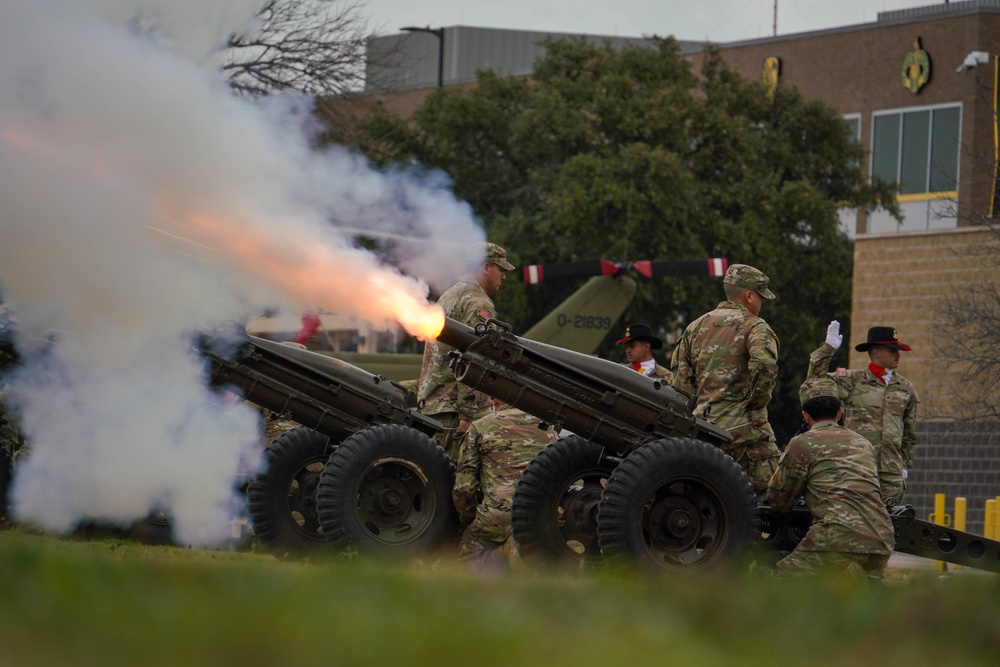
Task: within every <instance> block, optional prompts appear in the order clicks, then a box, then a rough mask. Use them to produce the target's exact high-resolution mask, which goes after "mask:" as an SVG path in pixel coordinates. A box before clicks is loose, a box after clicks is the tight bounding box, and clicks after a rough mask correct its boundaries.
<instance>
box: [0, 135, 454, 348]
mask: <svg viewBox="0 0 1000 667" xmlns="http://www.w3.org/2000/svg"><path fill="white" fill-rule="evenodd" d="M0 140H2V141H4V142H6V143H7V144H8V145H11V146H16V147H18V148H21V149H22V150H28V151H31V152H32V153H35V154H39V155H42V156H44V157H46V158H48V159H50V160H53V161H56V162H60V163H71V164H76V165H77V166H79V167H81V168H82V169H86V170H87V171H88V172H89V173H91V174H93V175H94V176H97V177H100V178H108V177H114V176H115V175H117V174H118V172H116V170H115V169H113V168H112V166H111V165H109V164H108V163H107V161H106V160H104V159H102V158H100V157H99V156H96V155H93V154H92V151H85V150H84V151H79V152H73V151H68V150H64V149H63V148H61V147H60V146H59V145H58V144H57V143H55V142H52V141H48V140H45V139H43V138H41V136H40V135H37V134H32V133H28V132H24V131H16V130H13V129H10V128H3V129H0ZM88 153H90V154H91V155H90V157H87V155H88ZM121 175H123V176H124V175H125V174H121ZM179 194H180V193H179ZM182 199H183V197H181V196H176V197H175V196H171V195H170V194H168V193H161V194H160V196H159V201H158V202H157V213H156V215H157V218H158V219H159V222H158V223H156V224H155V225H154V224H149V225H147V226H146V227H147V229H148V230H149V231H150V232H152V233H154V234H155V236H154V237H153V242H154V243H156V244H157V245H160V246H164V247H167V248H168V249H169V250H170V251H172V252H174V253H177V254H179V255H183V256H186V257H191V258H194V259H197V260H200V261H202V262H206V263H212V264H216V265H225V266H231V267H235V268H238V269H240V270H241V271H243V272H244V273H245V274H250V275H255V276H257V277H265V278H266V279H267V280H266V282H267V283H268V284H269V285H272V286H274V285H276V286H278V287H279V288H280V289H282V290H283V291H284V292H286V293H288V294H290V295H291V296H292V297H293V298H295V299H296V300H297V301H298V302H299V304H300V305H301V306H302V307H303V308H316V307H319V308H320V309H323V310H326V311H330V312H336V313H339V314H342V315H348V316H352V317H358V318H360V319H364V320H366V321H368V322H370V323H371V324H373V325H375V326H387V325H389V324H391V323H392V322H396V323H398V324H400V325H401V326H402V327H403V328H404V329H405V330H406V331H407V332H408V333H410V334H411V335H413V336H416V337H417V338H420V339H421V340H430V339H433V338H435V337H436V336H437V335H438V334H439V333H440V332H441V330H442V329H443V328H444V313H443V311H442V310H441V308H440V307H439V306H438V305H437V304H433V303H429V302H428V300H427V288H426V286H425V285H423V284H422V283H420V282H418V281H416V280H414V279H412V278H408V277H406V276H403V275H401V274H399V273H398V272H396V271H394V270H393V269H391V268H388V267H385V266H382V265H380V264H379V263H378V261H377V260H376V258H375V257H374V255H372V254H370V253H366V252H364V251H359V250H356V249H354V248H351V247H348V246H338V243H339V240H338V239H336V238H335V237H333V236H332V234H331V238H329V239H328V240H327V242H325V243H324V242H320V241H317V240H316V235H317V234H322V233H324V230H323V229H322V227H321V226H320V225H317V226H313V227H312V228H310V229H308V230H307V229H305V228H304V226H302V225H296V224H287V225H279V224H276V223H275V222H270V223H269V224H263V223H261V222H260V221H258V220H255V219H254V218H253V216H251V215H243V216H235V217H234V216H232V215H230V214H229V212H228V211H227V213H226V214H225V215H220V214H217V213H213V212H210V211H188V209H189V208H190V207H189V206H185V205H184V204H181V203H178V201H179V200H182Z"/></svg>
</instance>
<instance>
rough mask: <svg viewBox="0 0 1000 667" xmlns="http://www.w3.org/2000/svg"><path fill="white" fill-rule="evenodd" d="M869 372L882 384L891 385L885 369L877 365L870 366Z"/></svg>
mask: <svg viewBox="0 0 1000 667" xmlns="http://www.w3.org/2000/svg"><path fill="white" fill-rule="evenodd" d="M868 370H870V371H871V372H872V373H874V374H875V377H877V378H878V379H879V380H881V381H882V384H885V385H888V384H889V380H888V379H887V378H886V373H885V369H884V368H883V367H881V366H876V365H875V364H868Z"/></svg>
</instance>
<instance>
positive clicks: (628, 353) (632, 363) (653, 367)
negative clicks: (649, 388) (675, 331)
mask: <svg viewBox="0 0 1000 667" xmlns="http://www.w3.org/2000/svg"><path fill="white" fill-rule="evenodd" d="M617 344H618V345H624V346H625V358H626V359H628V361H627V362H625V363H624V364H622V366H628V367H629V368H631V369H632V370H634V371H637V372H639V373H642V374H643V375H645V376H646V377H651V378H654V379H657V380H660V379H667V378H669V377H670V371H669V370H668V369H667V368H666V367H665V366H661V365H660V364H658V363H657V361H656V359H654V358H653V350H659V349H660V348H662V347H663V341H662V340H660V339H659V338H657V337H656V336H654V335H653V329H652V328H651V327H650V326H649V325H648V324H630V325H628V326H627V327H625V335H624V336H622V338H621V340H619V341H618V343H617Z"/></svg>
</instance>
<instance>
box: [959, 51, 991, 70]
mask: <svg viewBox="0 0 1000 667" xmlns="http://www.w3.org/2000/svg"><path fill="white" fill-rule="evenodd" d="M989 60H990V54H988V53H987V52H986V51H972V52H971V53H969V55H967V56H965V60H963V61H962V64H961V65H959V66H958V67H957V68H956V69H955V71H956V72H959V73H961V72H964V71H966V70H970V69H972V68H973V67H975V66H976V65H983V64H985V63H987V62H989Z"/></svg>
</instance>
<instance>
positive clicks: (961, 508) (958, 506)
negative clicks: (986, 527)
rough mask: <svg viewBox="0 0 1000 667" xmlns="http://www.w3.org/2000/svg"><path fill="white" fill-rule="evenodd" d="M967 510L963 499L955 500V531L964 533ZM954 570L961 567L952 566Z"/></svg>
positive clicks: (966, 503)
mask: <svg viewBox="0 0 1000 667" xmlns="http://www.w3.org/2000/svg"><path fill="white" fill-rule="evenodd" d="M967 509H968V502H967V501H966V500H965V498H955V530H960V531H962V532H963V533H964V532H965V523H966V516H967V511H966V510H967ZM952 567H954V568H955V569H956V570H961V569H962V566H961V565H952Z"/></svg>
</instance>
